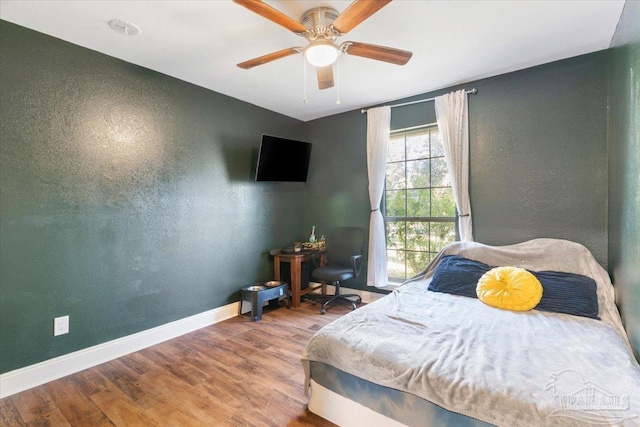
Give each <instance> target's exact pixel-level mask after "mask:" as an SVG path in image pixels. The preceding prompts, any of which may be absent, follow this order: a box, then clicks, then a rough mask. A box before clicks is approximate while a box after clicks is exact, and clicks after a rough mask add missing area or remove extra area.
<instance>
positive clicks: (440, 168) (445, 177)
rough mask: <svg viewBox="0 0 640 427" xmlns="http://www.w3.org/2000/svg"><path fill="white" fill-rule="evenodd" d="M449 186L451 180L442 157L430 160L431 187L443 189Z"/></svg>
mask: <svg viewBox="0 0 640 427" xmlns="http://www.w3.org/2000/svg"><path fill="white" fill-rule="evenodd" d="M449 185H451V179H450V177H449V173H448V171H447V162H446V161H445V160H444V157H438V158H435V159H431V186H432V187H444V186H449Z"/></svg>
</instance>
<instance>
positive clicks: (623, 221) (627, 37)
mask: <svg viewBox="0 0 640 427" xmlns="http://www.w3.org/2000/svg"><path fill="white" fill-rule="evenodd" d="M612 46H613V49H611V50H610V55H611V61H610V63H611V66H610V72H609V104H610V107H609V131H608V134H609V270H610V271H611V274H612V276H613V281H614V285H615V287H616V295H617V299H618V305H619V306H620V311H621V314H622V320H623V321H624V324H625V327H626V329H627V332H628V334H629V338H630V339H631V342H632V344H633V346H634V348H635V352H636V357H638V358H640V3H639V2H634V1H627V2H626V4H625V8H624V10H623V12H622V16H621V18H620V22H619V24H618V28H617V30H616V33H615V35H614V38H613V42H612Z"/></svg>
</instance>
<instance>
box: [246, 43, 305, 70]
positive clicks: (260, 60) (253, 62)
mask: <svg viewBox="0 0 640 427" xmlns="http://www.w3.org/2000/svg"><path fill="white" fill-rule="evenodd" d="M300 51H301V49H300V48H299V47H290V48H289V49H282V50H279V51H277V52H272V53H268V54H266V55H262V56H259V57H257V58H253V59H250V60H248V61H244V62H241V63H239V64H238V67H240V68H244V69H245V70H248V69H249V68H253V67H257V66H258V65H262V64H266V63H267V62H271V61H275V60H276V59H281V58H285V57H287V56H290V55H295V54H296V53H300Z"/></svg>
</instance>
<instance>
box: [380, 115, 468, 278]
mask: <svg viewBox="0 0 640 427" xmlns="http://www.w3.org/2000/svg"><path fill="white" fill-rule="evenodd" d="M388 150H389V151H388V154H387V176H386V182H385V194H384V209H383V213H384V217H385V227H386V234H387V268H388V273H389V281H390V282H402V281H404V280H406V279H408V278H411V277H412V276H414V275H415V274H417V273H419V272H420V271H422V270H423V269H424V268H425V267H426V266H427V264H428V263H429V261H431V259H432V258H433V257H434V256H435V255H436V254H437V253H438V252H439V251H440V249H442V248H443V247H444V246H445V245H447V244H448V243H451V242H453V241H454V240H456V208H455V202H454V199H453V190H452V188H451V179H450V177H449V173H448V170H447V163H446V161H445V158H444V147H443V145H442V141H441V140H440V133H439V132H438V127H437V126H433V125H432V126H429V127H423V128H421V129H418V130H411V131H400V132H392V133H391V137H390V139H389V149H388Z"/></svg>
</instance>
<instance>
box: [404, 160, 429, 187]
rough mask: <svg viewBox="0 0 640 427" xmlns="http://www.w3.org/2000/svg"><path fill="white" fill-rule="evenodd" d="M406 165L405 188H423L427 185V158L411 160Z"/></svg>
mask: <svg viewBox="0 0 640 427" xmlns="http://www.w3.org/2000/svg"><path fill="white" fill-rule="evenodd" d="M406 165H407V188H425V187H430V185H429V160H412V161H410V162H407V163H406Z"/></svg>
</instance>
